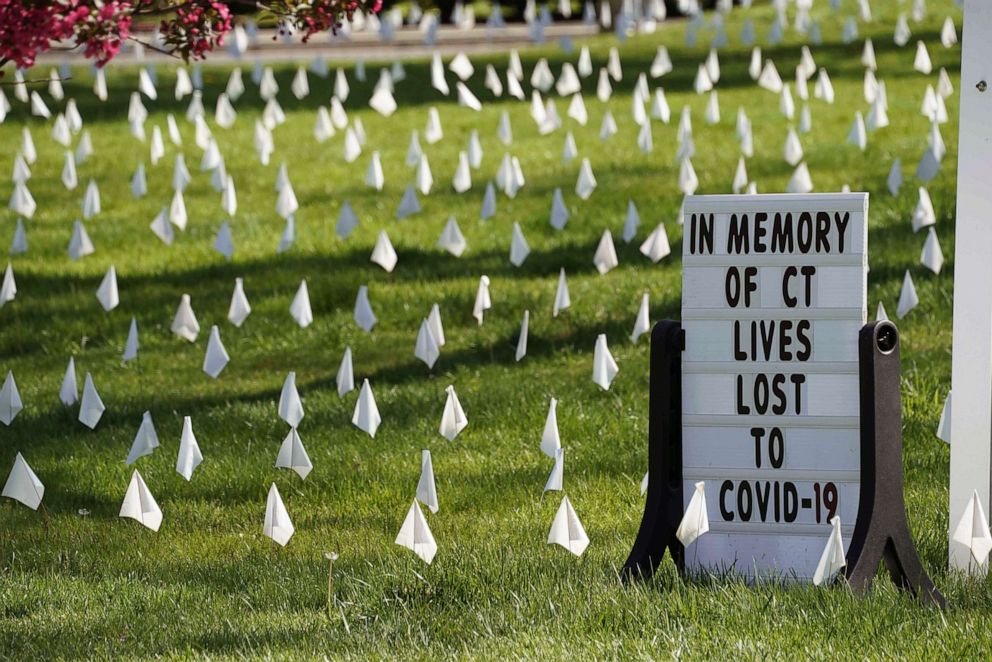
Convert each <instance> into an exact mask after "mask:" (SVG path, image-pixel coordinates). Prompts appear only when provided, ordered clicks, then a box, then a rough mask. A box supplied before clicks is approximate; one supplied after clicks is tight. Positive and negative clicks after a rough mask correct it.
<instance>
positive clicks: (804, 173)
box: [786, 161, 813, 193]
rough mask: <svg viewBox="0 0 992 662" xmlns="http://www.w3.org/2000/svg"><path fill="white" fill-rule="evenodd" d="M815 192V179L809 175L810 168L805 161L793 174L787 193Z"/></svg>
mask: <svg viewBox="0 0 992 662" xmlns="http://www.w3.org/2000/svg"><path fill="white" fill-rule="evenodd" d="M812 190H813V179H812V178H811V177H810V175H809V168H808V167H807V166H806V162H805V161H803V162H802V163H800V164H799V165H798V166H796V169H795V170H794V171H793V172H792V177H791V178H790V179H789V184H788V186H786V192H787V193H809V192H810V191H812Z"/></svg>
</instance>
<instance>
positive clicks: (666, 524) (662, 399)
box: [623, 320, 685, 578]
mask: <svg viewBox="0 0 992 662" xmlns="http://www.w3.org/2000/svg"><path fill="white" fill-rule="evenodd" d="M684 349H685V333H684V332H683V331H682V325H681V324H679V323H678V322H673V321H671V320H663V321H661V322H658V323H657V324H656V325H655V327H654V330H653V331H652V332H651V387H650V409H649V411H650V414H649V416H650V418H649V421H648V493H647V502H646V503H645V506H644V517H643V518H642V519H641V528H640V530H639V531H638V533H637V540H636V541H635V542H634V547H633V549H631V551H630V556H628V557H627V562H626V563H625V564H624V567H623V576H624V577H625V578H631V577H642V578H648V577H650V576H651V575H652V574H653V573H654V571H655V570H656V569H657V568H658V567H659V566H660V565H661V562H662V560H663V559H664V557H665V550H666V549H668V550H669V552H670V553H671V555H672V560H673V561H674V562H675V565H676V567H678V570H679V573H680V574H681V573H682V572H683V571H684V568H685V563H684V556H685V548H684V547H683V546H682V543H681V542H679V540H678V538H676V537H675V531H676V530H677V529H678V527H679V522H681V521H682V511H683V503H682V351H683V350H684Z"/></svg>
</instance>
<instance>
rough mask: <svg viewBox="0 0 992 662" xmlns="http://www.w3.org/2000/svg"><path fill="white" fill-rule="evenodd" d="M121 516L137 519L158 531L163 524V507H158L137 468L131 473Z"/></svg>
mask: <svg viewBox="0 0 992 662" xmlns="http://www.w3.org/2000/svg"><path fill="white" fill-rule="evenodd" d="M119 516H120V517H129V518H131V519H133V520H137V521H138V522H141V524H143V525H144V526H146V527H148V528H149V529H151V530H152V531H158V529H159V527H160V526H162V509H161V508H159V507H158V504H157V503H156V502H155V497H153V496H152V493H151V491H150V490H149V489H148V486H147V485H146V484H145V481H144V479H142V477H141V474H140V473H138V470H137V469H135V471H134V473H133V474H131V482H130V483H129V484H128V486H127V492H125V493H124V502H123V503H122V504H121V511H120V514H119Z"/></svg>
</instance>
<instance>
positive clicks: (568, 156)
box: [561, 131, 579, 163]
mask: <svg viewBox="0 0 992 662" xmlns="http://www.w3.org/2000/svg"><path fill="white" fill-rule="evenodd" d="M578 155H579V148H578V146H576V144H575V136H573V135H572V132H571V131H569V132H568V133H566V134H565V144H564V145H563V146H562V150H561V162H562V163H571V162H572V159H574V158H575V157H576V156H578Z"/></svg>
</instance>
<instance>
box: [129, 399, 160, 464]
mask: <svg viewBox="0 0 992 662" xmlns="http://www.w3.org/2000/svg"><path fill="white" fill-rule="evenodd" d="M158 447H159V442H158V433H157V432H156V431H155V423H153V422H152V413H151V412H150V411H146V412H145V413H144V414H142V415H141V425H140V426H139V427H138V433H137V434H136V435H134V442H133V443H132V444H131V450H130V452H128V454H127V465H128V466H131V465H132V464H134V463H135V462H137V461H138V458H141V457H144V456H146V455H151V454H152V452H153V451H154V450H155V449H156V448H158Z"/></svg>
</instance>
